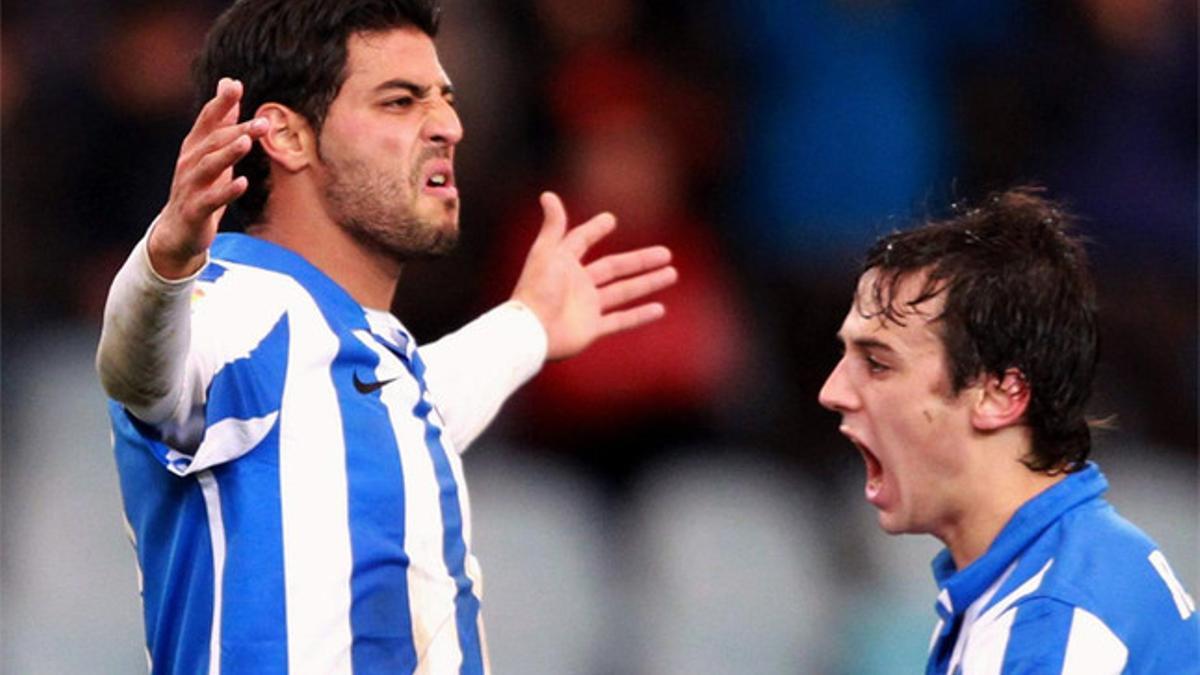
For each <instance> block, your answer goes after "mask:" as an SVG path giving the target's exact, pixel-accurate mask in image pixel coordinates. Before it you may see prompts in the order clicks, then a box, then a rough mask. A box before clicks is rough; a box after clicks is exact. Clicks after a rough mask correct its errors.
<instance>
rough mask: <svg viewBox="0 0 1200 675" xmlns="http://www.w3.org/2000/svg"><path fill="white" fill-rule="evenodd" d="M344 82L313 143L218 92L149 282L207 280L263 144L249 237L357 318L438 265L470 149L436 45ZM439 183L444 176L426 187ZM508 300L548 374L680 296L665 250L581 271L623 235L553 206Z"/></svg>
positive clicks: (174, 196) (286, 120)
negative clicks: (539, 349) (461, 156)
mask: <svg viewBox="0 0 1200 675" xmlns="http://www.w3.org/2000/svg"><path fill="white" fill-rule="evenodd" d="M347 51H348V57H347V70H346V75H347V76H346V80H345V83H344V84H343V86H342V88H341V90H340V91H339V92H338V94H337V96H336V97H335V99H334V101H333V103H332V104H331V106H330V109H329V113H328V115H327V116H326V119H325V122H324V125H323V127H322V129H321V130H320V132H319V133H318V132H317V131H315V130H314V129H312V127H311V126H310V125H309V124H308V122H307V121H306V120H305V119H304V118H303V117H302V116H301V115H299V114H298V113H296V112H295V111H293V110H291V109H289V108H288V107H286V106H283V105H281V104H278V103H266V104H264V105H262V106H261V107H260V108H259V109H258V110H257V111H256V112H255V117H254V119H252V120H250V121H248V122H245V123H242V124H237V122H236V121H237V118H238V113H239V104H240V100H241V96H242V86H241V84H240V83H239V82H237V81H234V80H230V79H223V80H221V82H220V83H219V84H218V86H217V91H216V92H215V95H214V97H213V98H212V100H210V101H209V102H208V103H207V104H206V105H205V106H204V108H203V109H202V110H201V112H200V113H199V115H198V116H197V119H196V122H195V125H194V126H193V128H192V130H191V132H190V133H189V134H188V136H187V137H186V138H185V139H184V142H183V146H182V148H181V151H180V158H179V161H178V163H177V165H176V170H175V175H174V179H173V182H172V187H171V196H170V198H169V200H168V202H167V204H166V206H165V207H164V209H163V211H162V214H161V215H160V216H159V219H158V222H157V224H156V225H155V227H154V230H153V231H152V232H151V235H150V240H149V242H148V249H149V254H150V261H151V264H152V265H153V267H154V269H155V271H157V272H158V273H159V274H160V275H162V276H163V277H165V278H168V279H180V278H184V277H186V276H188V275H190V274H192V273H194V272H196V271H197V270H199V269H200V267H201V266H203V264H204V262H205V260H206V256H207V250H208V247H209V246H211V244H212V241H213V238H214V237H215V235H216V231H217V225H218V223H219V220H220V217H221V215H222V214H223V212H224V210H225V207H226V206H227V205H228V204H229V203H230V202H232V201H233V200H234V199H236V198H237V197H238V196H240V195H241V194H242V193H243V192H245V189H246V182H245V181H246V179H245V178H242V177H238V178H234V177H233V171H232V169H233V166H234V164H235V163H236V162H237V161H238V160H239V159H240V158H241V157H243V156H244V155H245V154H246V153H247V152H249V150H250V147H251V144H252V143H255V142H257V143H259V144H261V146H262V148H263V150H264V152H265V153H266V154H267V156H268V157H269V158H270V160H271V178H270V180H271V194H270V197H269V199H268V201H267V205H266V209H265V211H264V216H263V219H262V221H263V222H261V223H257V224H255V225H254V226H253V227H251V228H248V232H249V233H250V234H252V235H254V236H257V237H261V238H263V239H266V240H269V241H272V242H275V243H277V244H279V245H281V246H284V247H286V248H289V249H291V250H293V251H295V252H297V253H299V254H300V255H302V256H304V257H305V258H306V259H308V260H309V261H310V262H312V263H313V264H314V265H316V266H317V267H318V268H319V269H321V270H322V271H323V272H325V273H326V274H327V275H329V276H330V277H331V278H332V279H333V280H334V281H336V282H338V283H339V284H340V285H342V286H343V287H344V288H345V289H346V290H347V291H348V292H349V293H350V294H351V296H353V297H354V298H355V299H356V300H357V301H358V302H360V303H362V304H363V305H364V306H368V307H375V308H387V307H388V306H390V304H391V300H392V296H393V295H394V294H395V289H396V284H397V282H398V281H399V278H400V273H401V271H402V269H403V265H404V263H405V262H406V261H407V260H410V259H412V258H416V257H426V256H430V255H437V254H440V253H443V252H445V251H446V250H448V249H449V248H450V247H452V246H453V242H454V240H455V239H456V238H457V233H458V211H459V201H458V191H457V188H456V187H455V186H454V182H453V162H454V150H455V146H456V145H457V144H458V142H459V141H460V140H462V137H463V130H462V125H461V122H460V121H459V119H458V115H457V113H455V111H454V108H453V92H452V87H451V85H450V80H449V78H448V77H447V75H446V73H445V71H444V70H443V69H442V66H441V63H440V62H439V61H438V58H437V51H436V49H435V47H434V44H433V41H432V40H431V39H430V38H429V37H428V36H426V35H424V34H423V33H421V32H420V31H418V30H416V29H412V28H402V29H395V30H389V31H383V32H377V33H366V34H356V35H354V36H351V38H350V39H349V40H348V41H347ZM434 174H440V175H442V176H445V177H446V182H445V184H443V185H433V184H431V183H430V182H429V179H430V177H431V176H432V175H434ZM541 205H542V208H543V214H544V215H543V222H542V227H541V230H540V231H539V232H538V234H537V237H536V239H535V241H534V243H533V246H532V247H531V249H530V252H529V255H528V257H527V260H526V264H525V267H524V269H523V270H522V272H521V275H520V278H519V280H518V281H517V285H516V287H515V289H514V291H513V294H512V298H513V299H514V300H517V301H519V302H522V303H524V304H525V305H526V306H527V307H528V308H529V309H530V310H532V311H533V313H534V314H535V315H536V316H537V318H538V319H539V321H540V322H541V323H542V326H543V328H545V330H546V334H547V338H548V344H549V351H548V357H549V358H551V359H558V358H565V357H568V356H571V355H573V354H576V353H578V352H579V351H581V350H583V349H584V348H586V347H587V346H588V345H589V344H591V343H592V342H593V341H594V340H596V339H598V338H600V337H603V336H605V335H609V334H611V333H615V332H618V331H621V330H627V329H630V328H634V327H636V326H641V325H643V324H646V323H648V322H650V321H653V320H655V319H657V318H659V317H661V316H662V315H663V313H664V311H665V309H664V308H663V306H662V305H661V304H659V303H654V302H643V300H644V299H645V297H646V296H647V295H649V294H651V293H653V292H655V291H657V290H659V289H661V288H664V287H666V286H669V285H670V284H672V283H674V281H675V279H676V278H677V273H676V271H675V269H674V268H673V267H671V266H670V260H671V254H670V251H668V250H667V249H665V248H663V247H661V246H652V247H647V248H643V249H638V250H635V251H628V252H622V253H616V254H612V255H609V256H605V257H603V258H600V259H597V260H593V261H587V262H585V258H586V256H587V253H588V251H589V249H590V248H591V247H592V246H593V245H594V244H595V243H596V242H598V241H600V240H601V239H603V238H604V237H605V236H607V235H608V234H609V233H610V232H611V231H612V230H613V228H614V227H615V226H616V219H615V218H614V217H613V216H612V215H611V214H609V213H602V214H599V215H597V216H595V217H593V218H591V219H589V220H587V221H585V222H583V223H582V224H580V225H578V226H575V227H568V221H567V214H566V210H565V208H564V207H563V204H562V202H561V200H559V198H558V197H557V196H556V195H554V194H553V193H544V194H543V195H542V197H541Z"/></svg>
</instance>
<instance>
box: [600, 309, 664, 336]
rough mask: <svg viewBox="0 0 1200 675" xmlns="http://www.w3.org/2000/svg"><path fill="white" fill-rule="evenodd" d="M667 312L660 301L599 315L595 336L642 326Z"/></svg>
mask: <svg viewBox="0 0 1200 675" xmlns="http://www.w3.org/2000/svg"><path fill="white" fill-rule="evenodd" d="M666 313H667V308H666V307H664V306H663V305H662V303H660V302H651V303H647V304H645V305H638V306H637V307H632V308H630V309H623V310H621V311H619V312H612V313H610V314H605V315H604V316H602V317H600V328H599V334H598V335H597V337H604V336H605V335H612V334H613V333H620V332H621V331H625V330H630V329H631V328H637V327H638V326H644V325H646V324H648V323H650V322H651V321H657V320H658V319H661V318H662V317H663V316H664V315H666Z"/></svg>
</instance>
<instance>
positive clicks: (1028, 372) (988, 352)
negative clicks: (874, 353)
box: [860, 187, 1099, 473]
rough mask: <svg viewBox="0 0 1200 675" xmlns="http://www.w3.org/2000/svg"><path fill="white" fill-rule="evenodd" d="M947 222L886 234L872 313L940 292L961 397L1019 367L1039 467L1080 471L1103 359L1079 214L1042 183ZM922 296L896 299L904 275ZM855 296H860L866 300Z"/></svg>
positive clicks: (889, 315)
mask: <svg viewBox="0 0 1200 675" xmlns="http://www.w3.org/2000/svg"><path fill="white" fill-rule="evenodd" d="M952 211H953V213H952V214H951V217H949V218H947V219H944V220H937V219H933V220H930V221H928V222H926V223H925V224H924V225H923V226H921V227H918V228H916V229H912V230H908V231H904V232H894V233H892V234H889V235H886V236H884V237H882V238H881V239H880V240H879V241H877V242H876V243H875V245H874V246H872V247H871V249H870V250H869V251H868V253H867V258H866V260H865V262H864V263H863V271H864V272H865V271H867V270H870V269H875V270H877V271H878V274H877V275H876V277H875V280H874V284H873V287H872V288H871V289H870V290H869V291H868V292H870V293H873V295H874V297H873V300H874V301H875V303H874V304H872V305H871V306H874V307H879V308H881V309H880V310H879V311H877V312H875V313H874V315H882V316H883V317H884V318H886V319H887V320H890V321H893V322H896V323H903V321H904V317H905V316H906V315H907V314H911V312H912V310H913V308H914V307H915V306H916V305H918V304H920V303H922V302H924V301H926V300H929V299H930V298H933V297H935V296H938V295H941V294H945V305H944V308H943V309H942V312H941V314H940V316H939V317H937V322H938V324H939V325H940V332H941V337H942V341H943V344H944V345H945V347H946V358H947V360H948V365H949V370H950V373H951V386H952V389H953V392H954V393H955V394H957V393H958V392H960V391H961V390H962V389H963V388H964V387H966V386H967V385H969V384H971V383H972V382H976V381H977V380H978V378H979V377H980V376H985V375H993V376H996V377H1002V376H1003V374H1004V372H1005V371H1007V370H1008V369H1010V368H1015V369H1017V370H1018V371H1020V372H1021V374H1022V375H1023V376H1024V378H1025V381H1026V382H1027V383H1028V386H1029V389H1030V401H1029V409H1028V410H1027V412H1026V414H1025V421H1026V423H1027V424H1028V425H1029V427H1030V428H1031V429H1032V430H1033V449H1032V451H1031V452H1030V453H1029V455H1028V456H1026V457H1025V458H1024V459H1023V462H1024V463H1025V465H1026V466H1028V467H1029V468H1030V469H1032V470H1034V471H1041V472H1048V473H1054V472H1058V471H1066V472H1071V471H1076V470H1078V469H1080V468H1082V467H1083V465H1084V462H1085V460H1086V459H1087V457H1088V454H1089V453H1090V452H1091V431H1090V426H1089V423H1088V420H1087V418H1086V417H1085V415H1084V407H1085V406H1086V404H1087V401H1088V398H1089V396H1090V395H1091V390H1092V380H1093V377H1094V375H1095V371H1096V363H1097V360H1098V356H1099V336H1098V332H1097V326H1096V311H1097V307H1096V293H1095V287H1094V284H1093V282H1092V278H1091V274H1090V272H1089V269H1088V262H1087V255H1086V253H1085V251H1084V247H1083V242H1082V240H1081V239H1080V238H1079V237H1077V236H1075V235H1074V234H1072V230H1073V229H1074V227H1075V220H1076V219H1075V218H1074V217H1073V216H1072V215H1071V214H1070V213H1068V212H1067V210H1066V209H1065V208H1063V207H1062V206H1061V205H1059V204H1057V203H1055V202H1053V201H1051V200H1049V199H1047V198H1046V197H1045V196H1044V190H1042V189H1041V188H1036V187H1020V188H1014V189H1011V190H1008V191H1005V192H999V193H995V194H993V195H991V196H989V197H988V198H987V199H986V200H984V201H983V202H982V203H981V204H977V205H972V206H965V205H954V206H953V207H952ZM925 272H927V273H928V274H927V276H926V277H925V281H924V286H923V287H922V289H921V292H920V293H919V295H918V297H917V298H916V299H914V300H912V301H910V302H907V303H904V306H897V304H896V297H897V295H896V292H897V289H898V286H899V284H900V283H901V281H902V280H904V279H905V278H907V277H909V276H910V275H912V274H917V273H925ZM861 304H862V303H860V306H861Z"/></svg>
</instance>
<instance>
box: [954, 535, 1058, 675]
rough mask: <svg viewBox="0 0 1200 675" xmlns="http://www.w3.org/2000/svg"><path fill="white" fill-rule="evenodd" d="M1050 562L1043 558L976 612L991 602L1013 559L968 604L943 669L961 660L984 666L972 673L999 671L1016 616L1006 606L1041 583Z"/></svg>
mask: <svg viewBox="0 0 1200 675" xmlns="http://www.w3.org/2000/svg"><path fill="white" fill-rule="evenodd" d="M1053 564H1054V558H1051V559H1050V560H1047V561H1046V564H1045V565H1043V566H1042V569H1040V570H1038V573H1037V574H1035V575H1033V576H1032V577H1029V579H1027V580H1026V581H1025V583H1023V584H1021V585H1020V586H1018V587H1017V588H1016V589H1015V590H1013V592H1012V593H1009V594H1008V595H1006V596H1004V597H1003V598H1001V599H1000V600H999V601H997V602H996V604H995V605H992V606H991V607H990V608H988V609H987V611H985V612H983V613H982V614H980V613H979V610H980V609H981V608H983V607H986V606H987V604H988V603H989V602H991V600H992V597H993V596H994V595H995V594H996V593H997V591H999V590H1000V587H1001V586H1003V585H1004V582H1006V581H1008V578H1009V577H1010V576H1011V575H1012V573H1013V572H1014V571H1015V570H1016V567H1017V563H1013V564H1012V565H1010V566H1009V568H1008V569H1007V570H1006V571H1005V572H1004V574H1002V575H1000V578H999V579H997V580H996V582H995V583H993V584H992V585H991V586H990V587H989V588H988V590H987V591H986V592H984V594H983V595H982V596H980V598H979V599H978V600H976V601H975V602H974V603H972V604H971V607H970V608H969V609H968V610H967V613H966V615H965V616H964V618H963V625H962V628H960V629H959V633H958V643H957V644H955V646H954V652H955V655H954V658H953V659H952V660H951V661H950V667H949V669H948V670H947V672H951V673H953V672H954V669H955V668H956V667H957V666H958V664H959V663H960V662H961V663H968V664H971V665H972V666H975V665H977V664H982V665H984V666H986V667H985V668H983V669H981V670H974V669H972V671H971V672H972V673H980V674H981V675H984V674H989V673H996V674H997V675H998V674H999V673H1000V668H1001V666H1003V665H1004V652H1005V650H1006V649H1007V648H1008V638H1009V634H1010V633H1011V632H1012V624H1013V621H1014V620H1015V619H1016V612H1011V611H1009V610H1010V609H1011V608H1012V606H1013V605H1014V604H1016V602H1017V601H1018V600H1020V599H1021V598H1024V597H1025V596H1027V595H1029V594H1030V593H1033V592H1034V591H1036V590H1037V589H1038V587H1039V586H1041V585H1042V578H1043V577H1045V576H1046V572H1047V570H1049V569H1050V566H1051V565H1053Z"/></svg>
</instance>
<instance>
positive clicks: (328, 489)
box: [279, 277, 353, 675]
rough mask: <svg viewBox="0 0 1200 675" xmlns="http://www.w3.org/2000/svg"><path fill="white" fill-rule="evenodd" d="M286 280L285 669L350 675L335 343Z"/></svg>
mask: <svg viewBox="0 0 1200 675" xmlns="http://www.w3.org/2000/svg"><path fill="white" fill-rule="evenodd" d="M281 278H283V277H281ZM289 281H290V280H289ZM291 285H293V287H292V288H291V289H289V296H290V297H289V302H288V321H289V335H290V340H291V344H290V346H289V349H288V363H287V380H286V383H285V385H284V388H283V400H282V403H281V408H282V409H283V410H287V411H288V413H287V414H286V415H283V416H282V417H281V418H280V422H279V425H280V426H279V496H280V507H281V512H282V516H283V559H284V566H285V569H284V579H285V588H286V594H287V596H286V601H285V602H286V606H287V628H288V669H289V672H290V673H292V674H293V675H297V674H300V673H315V674H320V675H339V674H345V675H349V674H350V672H351V659H350V649H349V645H350V644H351V643H352V635H351V628H350V576H351V571H352V569H353V557H352V553H351V548H350V518H349V513H348V511H349V506H348V497H347V488H346V447H345V438H344V437H343V430H342V415H341V406H340V404H339V403H338V397H337V390H336V388H335V387H334V383H333V382H332V379H331V375H330V365H331V364H332V363H333V360H334V358H335V357H336V356H337V354H338V350H339V343H338V338H337V336H336V335H335V334H334V333H333V332H332V331H330V329H329V326H328V324H327V323H326V322H325V319H324V316H323V315H322V314H321V311H320V309H318V307H317V305H316V303H315V302H314V301H313V299H312V297H311V296H310V295H309V294H308V293H307V292H306V291H304V290H303V289H302V288H301V287H300V286H299V285H296V284H295V282H291ZM301 359H303V361H301Z"/></svg>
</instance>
